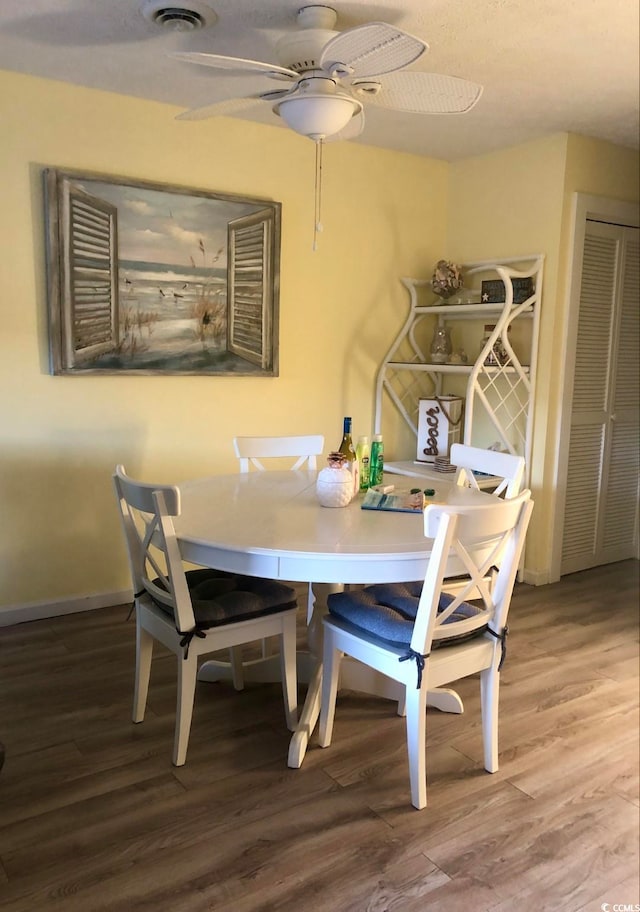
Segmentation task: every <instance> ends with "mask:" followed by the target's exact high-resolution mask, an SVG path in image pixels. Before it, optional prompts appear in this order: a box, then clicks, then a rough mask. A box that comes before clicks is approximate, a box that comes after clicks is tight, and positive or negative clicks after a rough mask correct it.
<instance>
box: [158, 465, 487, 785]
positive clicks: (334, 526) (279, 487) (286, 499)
mask: <svg viewBox="0 0 640 912" xmlns="http://www.w3.org/2000/svg"><path fill="white" fill-rule="evenodd" d="M316 478H317V472H315V471H309V470H297V471H291V470H289V471H262V472H261V471H256V472H249V473H235V474H232V475H214V476H210V477H206V478H199V479H195V480H193V481H186V482H184V483H182V484H180V485H178V487H179V489H180V495H181V514H180V516H178V517H176V518H175V528H176V533H177V535H178V539H179V542H180V549H181V553H182V556H183V558H184V560H185V561H188V562H191V563H194V564H199V565H201V566H205V567H212V568H214V569H218V570H227V571H231V572H234V573H243V574H246V575H248V576H261V577H267V578H269V579H277V580H283V581H287V582H303V583H310V584H318V583H328V584H332V586H331V587H330V588H339V587H341V586H343V585H346V584H356V583H363V584H370V583H380V582H410V581H412V580H419V579H423V578H424V576H425V573H426V568H427V563H428V560H429V555H430V552H431V540H430V539H428V538H425V535H424V517H423V513H422V512H418V513H399V512H383V511H377V510H363V509H361V504H362V498H363V496H364V495H362V494H360V495H358V496H356V497H355V498H354V499H353V500H352V502H351V503H350V504H349V505H348V506H346V507H339V508H330V507H323V506H321V505H320V503H319V502H318V499H317V497H316V489H315V487H316ZM384 481H385V484H390V485H391V484H393V485H395V487H396V489H402V490H408V489H409V487H411V486H413V485H414V484H415V485H417V483H418V481H417V480H415V479H409V480H405V479H403V480H402V483H399V481H398V478H397V476H395V477H394V476H386V477H385V479H384ZM429 484H432V482H429ZM487 496H490V495H487V494H486V493H482V492H480V491H477V490H474V489H470V488H465V487H458V486H457V485H455V484H454V483H453V482H452V480H451V478H450V477H446V478H444V477H443V479H442V482H438V483H435V484H434V494H433V495H431V496H430V497H429V498H428V499H427V500H428V501H433V502H440V503H443V502H444V503H470V502H477V501H478V499H484V498H486V497H487ZM460 570H461V568H460V567H458V566H456V565H455V564H454V563H452V565H451V567H449V568H448V571H447V572H448V574H449V573H450V574H454V573H455V572H460ZM325 610H326V608H325V607H324V606H322V605H317V607H316V610H315V611H313V610H312V607H311V606H310V608H309V611H308V615H307V621H308V623H310V625H311V628H312V629H314V630H315V632H316V636H317V634H318V630H319V628H320V627H321V624H320V623H319V618H320V615H321V614H322V613H324V611H325ZM310 646H311V650H312V652H313V653H314V667H313V671H312V673H311V675H310V679H309V687H308V690H307V695H306V699H305V704H304V707H303V709H302V712H301V714H300V720H299V724H298V728H297V730H296V732H294V734H293V737H292V741H291V746H290V749H289V758H288V763H289V766H292V767H299V766H300V765H301V763H302V760H303V758H304V754H305V752H306V748H307V744H308V740H309V737H310V735H311V732H312V731H313V728H314V727H315V723H316V721H317V718H318V713H319V706H320V690H321V681H322V666H321V648H320V647H319V645H318V643H317V642H316V644H315V646H314V645H313V643H312V637H311V635H310ZM354 664H359V663H354ZM360 669H362V666H360ZM198 677H199V679H200V680H205V681H206V680H218V679H219V678H220V663H212V662H205V663H204V664H203V666H202V667H201V669H200V672H199V676H198ZM356 677H357V675H356ZM262 680H265V678H264V677H263V678H262ZM361 680H362V679H361ZM385 682H387V679H385ZM387 683H388V685H389V687H390V689H389V687H385V686H378V687H376V686H375V685H374V684H373V683H371V682H368V681H367V683H364V684H363V683H358V682H357V681H356V682H355V684H354V685H352V686H353V689H366V690H367V691H368V692H375V693H380V694H384V695H385V696H388V697H390V698H393V699H398V698H401V696H402V695H401V694H398V693H397V691H395V690H394V689H393V687H391V682H387ZM343 685H344V686H349V684H348V682H347V681H343ZM429 703H430V705H435V706H438V707H439V708H440V709H443V710H446V711H450V712H461V711H462V703H461V701H460V699H459V697H458V696H457V694H455V692H454V691H450V690H444V689H443V690H439V691H437V692H436V693H434V694H433V695H430V699H429Z"/></svg>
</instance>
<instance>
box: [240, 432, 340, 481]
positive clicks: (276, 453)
mask: <svg viewBox="0 0 640 912" xmlns="http://www.w3.org/2000/svg"><path fill="white" fill-rule="evenodd" d="M233 447H234V450H235V454H236V456H237V457H238V459H239V461H240V471H241V472H248V471H250V469H251V467H253V468H255V469H258V470H259V471H262V472H264V471H265V469H266V466H265V465H264V464H263V463H262V461H261V460H262V459H276V458H280V457H283V458H290V459H296V462H295V463H294V464H293V465H292V466H291V469H292V470H293V469H301V468H303V467H306V468H309V469H316V468H317V460H316V457H317V456H319V455H320V454H321V453H322V450H323V449H324V437H323V436H322V434H299V435H293V436H288V437H234V440H233Z"/></svg>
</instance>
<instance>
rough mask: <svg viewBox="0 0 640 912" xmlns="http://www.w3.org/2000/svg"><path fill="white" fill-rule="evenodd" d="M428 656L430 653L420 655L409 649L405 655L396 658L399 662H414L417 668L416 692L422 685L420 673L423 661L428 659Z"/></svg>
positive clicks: (422, 669) (422, 668)
mask: <svg viewBox="0 0 640 912" xmlns="http://www.w3.org/2000/svg"><path fill="white" fill-rule="evenodd" d="M430 655H431V653H429V652H428V653H427V654H426V655H422V653H420V652H416V651H415V649H409V651H408V652H407V653H406V655H403V656H399V657H398V661H399V662H406V661H407V660H408V659H414V660H415V663H416V666H417V668H418V684H417V686H416V690H420V687H421V685H422V672H423V671H424V663H425V659H428V658H429V656H430Z"/></svg>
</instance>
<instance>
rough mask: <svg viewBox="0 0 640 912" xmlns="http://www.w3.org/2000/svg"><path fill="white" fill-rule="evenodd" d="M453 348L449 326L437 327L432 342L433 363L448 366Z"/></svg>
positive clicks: (431, 354)
mask: <svg viewBox="0 0 640 912" xmlns="http://www.w3.org/2000/svg"><path fill="white" fill-rule="evenodd" d="M452 351H453V346H452V344H451V333H450V331H449V327H448V326H436V328H435V329H434V331H433V339H432V340H431V349H430V356H431V363H432V364H446V363H447V361H448V360H449V357H450V355H451V352H452Z"/></svg>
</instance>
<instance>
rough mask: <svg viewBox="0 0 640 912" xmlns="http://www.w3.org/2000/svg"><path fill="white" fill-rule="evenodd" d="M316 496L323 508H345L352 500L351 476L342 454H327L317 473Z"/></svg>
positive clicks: (347, 463)
mask: <svg viewBox="0 0 640 912" xmlns="http://www.w3.org/2000/svg"><path fill="white" fill-rule="evenodd" d="M316 495H317V497H318V500H319V501H320V503H321V504H322V506H323V507H346V506H347V504H349V503H351V500H352V498H353V475H352V473H351V470H350V469H349V462H348V460H347V459H345V457H344V456H343V455H342V453H329V456H328V457H327V466H326V468H324V469H321V470H320V471H319V472H318V479H317V481H316Z"/></svg>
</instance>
